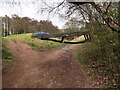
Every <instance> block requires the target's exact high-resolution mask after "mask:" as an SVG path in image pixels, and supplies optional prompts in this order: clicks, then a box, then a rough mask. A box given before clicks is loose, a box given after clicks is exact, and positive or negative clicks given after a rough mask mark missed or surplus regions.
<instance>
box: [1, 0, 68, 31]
mask: <svg viewBox="0 0 120 90" xmlns="http://www.w3.org/2000/svg"><path fill="white" fill-rule="evenodd" d="M35 1H36V2H35ZM61 1H63V0H59V1H58V0H0V16H5V15H7V16H9V17H11V16H12V15H13V14H17V15H18V16H19V17H25V16H27V17H30V18H34V19H36V20H38V21H40V20H50V21H52V23H53V25H55V26H58V28H59V29H62V28H63V26H64V24H65V23H66V20H63V19H62V20H61V18H60V17H59V16H58V15H57V14H55V15H54V14H50V15H49V13H48V12H46V11H44V12H43V13H40V12H38V11H40V10H41V8H45V7H46V6H45V5H44V3H43V2H46V3H47V4H49V5H52V4H53V3H55V2H56V3H60V2H61Z"/></svg>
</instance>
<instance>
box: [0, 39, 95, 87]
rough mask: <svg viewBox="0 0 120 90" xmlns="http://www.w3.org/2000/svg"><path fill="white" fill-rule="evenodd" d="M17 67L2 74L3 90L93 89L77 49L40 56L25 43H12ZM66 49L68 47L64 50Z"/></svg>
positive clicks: (45, 52)
mask: <svg viewBox="0 0 120 90" xmlns="http://www.w3.org/2000/svg"><path fill="white" fill-rule="evenodd" d="M8 47H9V48H10V49H11V51H12V52H13V54H14V55H15V60H16V61H15V64H14V65H13V67H12V68H10V69H8V70H7V71H5V72H3V76H2V77H3V81H2V82H3V83H2V85H3V88H94V87H96V86H94V85H93V84H94V83H93V81H92V80H91V79H90V78H88V77H87V76H86V75H85V74H84V73H83V72H82V69H81V68H80V65H79V64H78V61H77V60H76V58H75V50H76V47H77V45H69V46H67V48H68V50H64V49H61V48H57V49H52V50H48V51H44V52H37V51H35V50H33V49H32V48H31V47H29V46H28V45H27V44H26V42H24V41H21V40H17V42H16V43H15V42H13V41H11V40H9V45H8ZM65 47H66V46H65Z"/></svg>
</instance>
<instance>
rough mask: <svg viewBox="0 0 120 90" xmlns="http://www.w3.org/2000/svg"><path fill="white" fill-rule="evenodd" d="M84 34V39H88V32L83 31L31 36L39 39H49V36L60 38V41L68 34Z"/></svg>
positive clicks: (68, 35)
mask: <svg viewBox="0 0 120 90" xmlns="http://www.w3.org/2000/svg"><path fill="white" fill-rule="evenodd" d="M82 35H84V38H85V41H87V40H90V39H91V37H90V32H89V31H84V32H71V33H60V34H45V35H32V38H39V39H44V40H45V39H49V38H59V37H62V38H61V42H63V41H64V39H65V38H66V37H70V36H82Z"/></svg>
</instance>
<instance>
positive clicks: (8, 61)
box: [0, 38, 14, 71]
mask: <svg viewBox="0 0 120 90" xmlns="http://www.w3.org/2000/svg"><path fill="white" fill-rule="evenodd" d="M7 43H8V39H6V38H2V62H0V64H2V70H3V71H5V70H6V69H7V68H9V67H10V66H12V63H14V55H13V54H12V52H11V51H10V49H9V48H8V47H7Z"/></svg>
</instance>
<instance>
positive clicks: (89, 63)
mask: <svg viewBox="0 0 120 90" xmlns="http://www.w3.org/2000/svg"><path fill="white" fill-rule="evenodd" d="M100 50H101V48H100V47H99V45H95V44H94V43H92V42H90V43H84V44H81V45H79V47H78V49H77V51H76V55H77V58H78V60H79V62H80V64H82V68H83V70H84V71H85V73H86V74H87V75H88V76H90V77H92V79H94V80H95V81H96V85H98V87H102V88H108V87H109V88H117V82H116V81H117V80H119V77H118V76H119V73H117V69H116V68H113V67H114V64H115V63H112V62H111V63H110V62H109V61H110V60H109V58H103V57H102V55H101V51H100ZM111 66H112V67H111Z"/></svg>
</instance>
